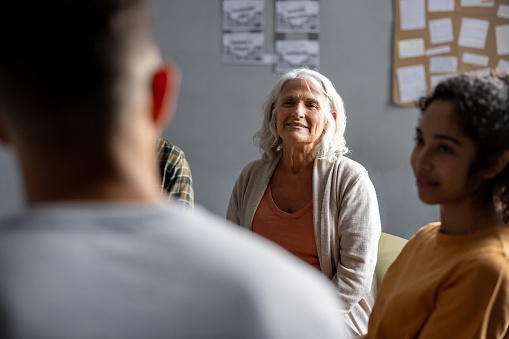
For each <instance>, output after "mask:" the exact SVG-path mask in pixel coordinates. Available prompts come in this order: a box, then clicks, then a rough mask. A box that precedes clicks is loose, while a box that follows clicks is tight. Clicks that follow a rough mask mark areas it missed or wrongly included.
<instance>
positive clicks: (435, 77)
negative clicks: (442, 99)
mask: <svg viewBox="0 0 509 339" xmlns="http://www.w3.org/2000/svg"><path fill="white" fill-rule="evenodd" d="M455 76H456V73H451V74H440V75H432V76H431V77H430V86H431V90H434V89H435V87H437V85H438V84H439V83H441V82H442V81H444V80H447V79H450V78H454V77H455Z"/></svg>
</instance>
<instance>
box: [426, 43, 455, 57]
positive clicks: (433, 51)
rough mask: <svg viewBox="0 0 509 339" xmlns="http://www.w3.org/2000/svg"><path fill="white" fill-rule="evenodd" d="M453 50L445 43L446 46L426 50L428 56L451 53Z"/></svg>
mask: <svg viewBox="0 0 509 339" xmlns="http://www.w3.org/2000/svg"><path fill="white" fill-rule="evenodd" d="M450 51H451V46H449V45H445V46H438V47H433V48H428V49H427V50H426V52H425V54H426V56H432V55H437V54H445V53H449V52H450Z"/></svg>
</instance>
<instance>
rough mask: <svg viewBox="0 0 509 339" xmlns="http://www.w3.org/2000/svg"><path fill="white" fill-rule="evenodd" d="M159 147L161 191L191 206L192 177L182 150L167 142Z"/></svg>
mask: <svg viewBox="0 0 509 339" xmlns="http://www.w3.org/2000/svg"><path fill="white" fill-rule="evenodd" d="M159 147H160V149H159V150H158V153H159V169H160V172H161V177H162V182H161V192H165V193H166V194H167V195H168V198H169V199H176V200H178V201H180V202H183V203H185V204H187V205H188V206H190V207H193V206H194V190H193V179H192V175H191V168H190V166H189V163H188V162H187V159H186V157H185V154H184V152H183V151H182V150H181V149H179V148H178V147H176V146H174V145H171V144H169V143H165V144H163V145H162V146H159Z"/></svg>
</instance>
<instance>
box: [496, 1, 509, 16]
mask: <svg viewBox="0 0 509 339" xmlns="http://www.w3.org/2000/svg"><path fill="white" fill-rule="evenodd" d="M497 16H498V17H499V18H504V19H509V5H502V4H500V5H499V6H498V11H497Z"/></svg>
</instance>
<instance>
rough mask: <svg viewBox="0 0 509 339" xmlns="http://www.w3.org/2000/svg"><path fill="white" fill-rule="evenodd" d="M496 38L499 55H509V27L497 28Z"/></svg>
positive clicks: (501, 26)
mask: <svg viewBox="0 0 509 339" xmlns="http://www.w3.org/2000/svg"><path fill="white" fill-rule="evenodd" d="M495 36H496V39H497V53H498V55H506V54H509V25H500V26H496V27H495Z"/></svg>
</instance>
